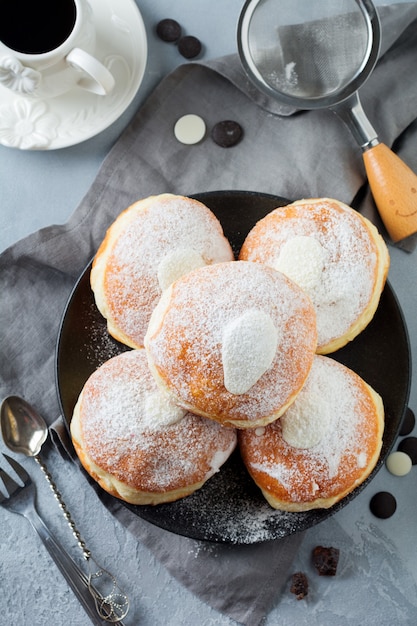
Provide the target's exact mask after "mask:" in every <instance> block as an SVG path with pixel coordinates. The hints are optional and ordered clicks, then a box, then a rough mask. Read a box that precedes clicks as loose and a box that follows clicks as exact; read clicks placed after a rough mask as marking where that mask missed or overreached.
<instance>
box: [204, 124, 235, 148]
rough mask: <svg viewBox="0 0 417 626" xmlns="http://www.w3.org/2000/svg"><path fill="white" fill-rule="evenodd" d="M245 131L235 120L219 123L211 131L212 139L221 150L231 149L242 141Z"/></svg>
mask: <svg viewBox="0 0 417 626" xmlns="http://www.w3.org/2000/svg"><path fill="white" fill-rule="evenodd" d="M242 136H243V130H242V127H241V125H240V124H238V123H237V122H234V121H233V120H224V121H222V122H217V124H215V125H214V126H213V129H212V131H211V138H212V139H213V141H214V143H217V145H218V146H220V147H221V148H231V147H232V146H235V145H236V144H237V143H239V141H240V140H241V139H242Z"/></svg>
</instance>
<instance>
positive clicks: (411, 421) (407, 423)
mask: <svg viewBox="0 0 417 626" xmlns="http://www.w3.org/2000/svg"><path fill="white" fill-rule="evenodd" d="M415 425H416V418H415V415H414V412H413V411H412V410H411V409H410V407H409V406H408V407H407V410H406V412H405V415H404V417H403V421H402V422H401V428H400V436H401V437H404V436H405V435H409V434H410V433H411V431H412V430H413V429H414V426H415Z"/></svg>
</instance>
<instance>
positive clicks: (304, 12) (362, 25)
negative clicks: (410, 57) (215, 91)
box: [238, 0, 417, 241]
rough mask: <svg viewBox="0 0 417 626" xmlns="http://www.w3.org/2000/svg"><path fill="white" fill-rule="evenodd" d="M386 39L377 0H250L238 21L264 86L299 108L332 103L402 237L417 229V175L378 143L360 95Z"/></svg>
mask: <svg viewBox="0 0 417 626" xmlns="http://www.w3.org/2000/svg"><path fill="white" fill-rule="evenodd" d="M380 41H381V26H380V21H379V17H378V14H377V11H376V8H375V6H374V4H373V3H372V2H371V0H247V2H246V3H245V5H244V7H243V10H242V12H241V15H240V18H239V23H238V49H239V54H240V58H241V61H242V64H243V67H244V68H245V70H246V72H247V74H248V76H249V77H250V78H251V79H252V81H253V82H254V83H255V85H256V86H257V87H258V88H259V89H260V90H261V91H263V92H265V93H266V94H267V95H269V96H272V97H274V98H275V99H277V100H279V101H280V102H282V103H284V104H288V105H291V106H292V107H295V108H296V109H319V108H329V109H331V110H332V111H334V112H335V113H336V114H337V115H338V116H339V117H340V118H341V119H342V120H343V122H345V124H347V125H348V127H349V129H350V130H351V132H352V134H353V136H354V138H355V139H356V141H357V142H358V144H359V145H360V147H361V148H362V150H363V158H364V163H365V168H366V172H367V176H368V180H369V185H370V188H371V190H372V193H373V196H374V199H375V203H376V205H377V207H378V210H379V212H380V214H381V217H382V219H383V221H384V224H385V226H386V228H387V231H388V233H389V235H390V236H391V238H392V239H393V240H394V241H399V240H400V239H403V238H404V237H407V236H409V235H411V234H413V233H415V232H416V231H417V176H416V175H415V174H414V173H413V172H412V171H411V170H410V169H409V168H408V167H407V166H406V165H405V164H404V163H403V161H401V159H399V157H398V156H397V155H395V154H394V153H393V152H392V151H391V150H390V149H389V148H388V147H387V146H386V145H384V144H383V143H381V142H380V141H379V139H378V135H377V133H376V131H375V129H374V128H373V126H372V124H371V123H370V121H369V120H368V118H367V117H366V115H365V112H364V110H363V108H362V105H361V102H360V99H359V95H358V89H359V88H360V87H361V86H362V85H363V83H364V82H365V81H366V80H367V78H368V77H369V75H370V73H371V72H372V70H373V68H374V67H375V64H376V62H377V59H378V54H379V49H380Z"/></svg>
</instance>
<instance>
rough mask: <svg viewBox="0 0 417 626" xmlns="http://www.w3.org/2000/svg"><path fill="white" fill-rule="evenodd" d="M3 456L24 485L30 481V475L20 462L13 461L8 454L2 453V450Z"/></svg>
mask: <svg viewBox="0 0 417 626" xmlns="http://www.w3.org/2000/svg"><path fill="white" fill-rule="evenodd" d="M3 456H4V458H5V459H6V461H7V462H8V464H9V465H10V467H12V468H13V469H14V471H15V472H16V474H17V475H18V476H19V478H20V480H21V481H22V482H23V483H24V485H27V484H28V483H30V482H31V481H30V476H29V474H28V473H27V471H26V470H25V468H24V467H23V465H20V463H18V462H17V461H15V459H12V457H11V456H9V455H8V454H4V452H3Z"/></svg>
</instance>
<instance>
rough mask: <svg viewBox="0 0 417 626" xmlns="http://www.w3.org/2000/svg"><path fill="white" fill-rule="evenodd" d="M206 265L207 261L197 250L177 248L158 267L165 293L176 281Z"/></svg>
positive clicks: (160, 283)
mask: <svg viewBox="0 0 417 626" xmlns="http://www.w3.org/2000/svg"><path fill="white" fill-rule="evenodd" d="M203 265H205V261H204V259H203V257H202V256H201V254H200V253H199V252H197V250H193V249H192V248H177V249H175V250H171V251H170V252H169V253H168V254H166V255H165V256H164V257H163V258H162V259H161V261H160V262H159V265H158V282H159V286H160V288H161V289H162V291H164V290H165V289H166V288H167V287H169V286H170V285H171V284H172V283H173V282H174V280H177V278H180V277H181V276H184V274H188V272H191V270H195V269H197V268H198V267H202V266H203Z"/></svg>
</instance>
